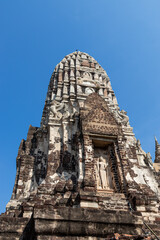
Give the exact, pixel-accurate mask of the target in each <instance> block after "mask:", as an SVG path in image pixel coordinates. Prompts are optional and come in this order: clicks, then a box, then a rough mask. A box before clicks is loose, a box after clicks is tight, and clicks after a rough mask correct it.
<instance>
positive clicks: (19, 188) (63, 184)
mask: <svg viewBox="0 0 160 240" xmlns="http://www.w3.org/2000/svg"><path fill="white" fill-rule="evenodd" d="M16 166H17V173H16V179H15V185H14V188H13V193H12V197H11V200H10V201H9V203H8V204H7V206H6V212H5V213H4V214H2V215H1V216H0V239H8V240H9V239H21V240H22V239H23V240H53V239H55V240H60V239H65V240H70V239H71V240H87V239H88V240H91V239H93V240H101V239H108V240H109V239H129V240H131V239H158V236H160V207H159V201H160V171H159V169H160V168H158V167H157V166H160V145H159V144H158V142H157V140H156V159H155V163H154V166H155V168H154V167H153V164H152V160H151V155H150V153H145V152H144V151H143V150H142V147H141V144H140V141H139V140H136V138H135V136H134V133H133V129H132V127H131V126H130V123H129V117H128V116H127V113H126V112H125V111H124V110H120V108H119V106H118V103H117V99H116V96H115V94H114V91H113V89H112V87H111V83H110V79H109V77H108V75H107V73H106V72H105V70H104V69H103V68H102V67H101V66H100V65H99V64H98V63H97V61H96V60H95V59H94V58H93V57H91V56H89V55H88V54H86V53H83V52H79V51H78V52H74V53H71V54H69V55H67V56H65V58H64V59H63V60H62V61H61V62H60V63H59V64H58V65H57V66H56V67H55V70H54V72H53V74H52V76H51V79H50V83H49V86H48V92H47V97H46V101H45V105H44V110H43V114H42V119H41V126H40V127H33V126H31V125H30V127H29V131H28V135H27V139H26V140H24V139H23V140H22V141H21V144H20V147H19V150H18V156H17V160H16ZM149 237H150V238H149Z"/></svg>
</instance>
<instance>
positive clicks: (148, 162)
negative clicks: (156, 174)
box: [145, 152, 153, 169]
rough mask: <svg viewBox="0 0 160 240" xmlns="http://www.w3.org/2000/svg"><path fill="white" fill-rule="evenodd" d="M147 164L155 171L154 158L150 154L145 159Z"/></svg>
mask: <svg viewBox="0 0 160 240" xmlns="http://www.w3.org/2000/svg"><path fill="white" fill-rule="evenodd" d="M145 163H146V164H147V165H148V166H149V167H150V168H152V169H153V162H152V157H151V154H150V152H148V153H146V157H145Z"/></svg>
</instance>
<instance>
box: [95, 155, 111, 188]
mask: <svg viewBox="0 0 160 240" xmlns="http://www.w3.org/2000/svg"><path fill="white" fill-rule="evenodd" d="M97 182H98V188H101V189H104V190H105V189H109V181H108V163H107V162H106V159H104V158H103V157H102V156H101V157H100V158H99V161H98V163H97Z"/></svg>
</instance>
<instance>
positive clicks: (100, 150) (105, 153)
mask: <svg viewBox="0 0 160 240" xmlns="http://www.w3.org/2000/svg"><path fill="white" fill-rule="evenodd" d="M91 138H92V148H93V158H94V169H95V179H96V188H97V191H98V192H114V191H115V189H114V173H113V169H112V159H111V149H113V147H114V145H113V143H114V142H115V138H110V137H103V136H92V137H91Z"/></svg>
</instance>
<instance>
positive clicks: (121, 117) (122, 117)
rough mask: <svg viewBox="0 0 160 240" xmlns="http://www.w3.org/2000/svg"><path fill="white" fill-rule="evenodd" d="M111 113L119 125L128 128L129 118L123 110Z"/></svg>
mask: <svg viewBox="0 0 160 240" xmlns="http://www.w3.org/2000/svg"><path fill="white" fill-rule="evenodd" d="M112 111H113V114H114V116H115V117H116V119H117V121H118V123H121V124H122V125H124V126H125V127H127V126H129V117H128V116H127V112H125V111H124V110H121V111H118V110H116V109H113V110H112Z"/></svg>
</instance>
